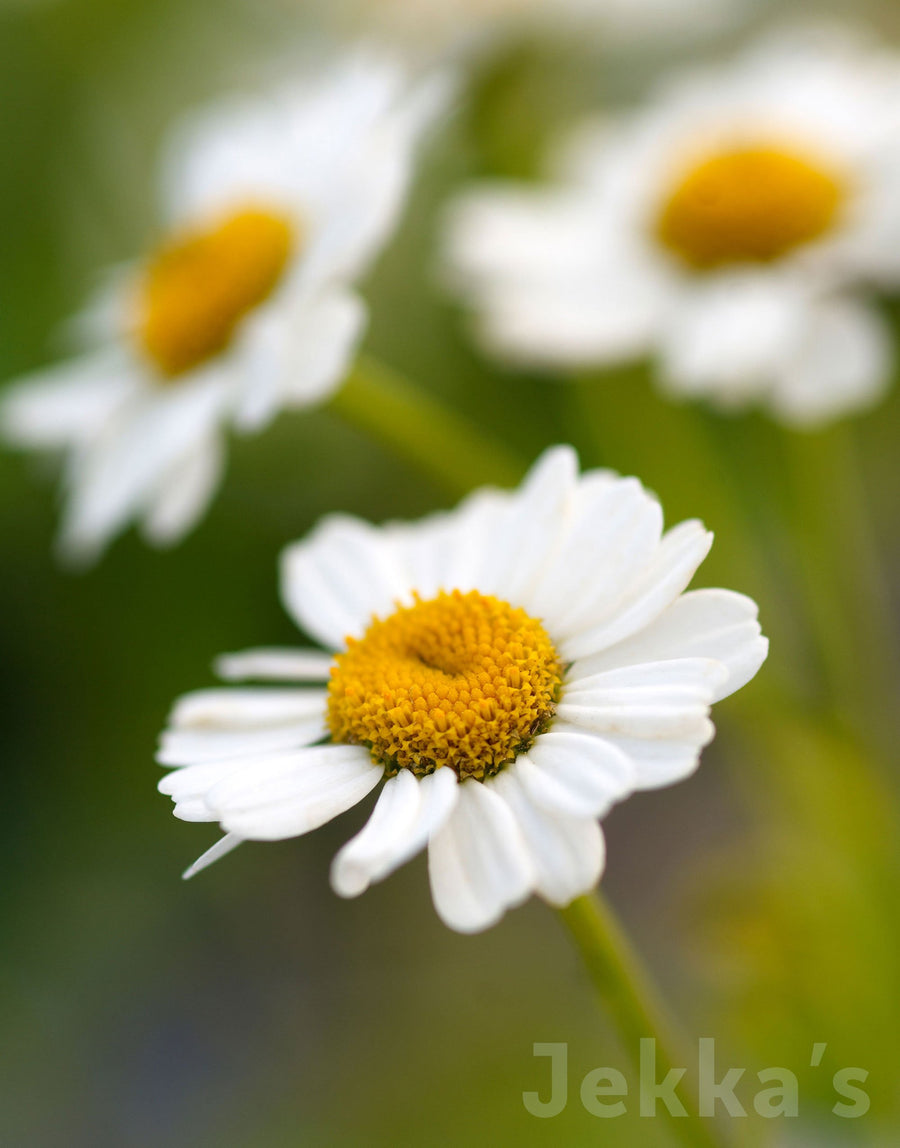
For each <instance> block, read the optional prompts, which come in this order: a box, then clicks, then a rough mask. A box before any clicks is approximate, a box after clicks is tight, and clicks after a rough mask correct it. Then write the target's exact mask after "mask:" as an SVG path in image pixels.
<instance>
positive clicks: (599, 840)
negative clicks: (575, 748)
mask: <svg viewBox="0 0 900 1148" xmlns="http://www.w3.org/2000/svg"><path fill="white" fill-rule="evenodd" d="M518 766H519V762H518V761H517V762H516V763H515V764H514V765H513V766H512V767H511V768H510V769H507V770H504V772H503V773H501V774H499V775H498V776H497V777H496V778H495V779H494V781H493V782H490V783H489V784H490V785H491V787H492V788H493V789H494V790H495V792H497V793H499V794H500V795H501V796H502V798H503V799H504V801H506V803H507V805H508V806H509V808H510V809H511V810H512V812H513V815H514V816H515V818H516V822H517V824H518V826H519V830H520V832H521V834H522V836H523V837H524V839H525V842H526V845H527V846H528V850H529V853H530V854H531V862H532V865H533V867H534V870H535V874H536V877H535V890H536V891H537V892H538V893H540V895H541V896H542V897H544V898H545V899H546V900H548V901H549V902H550V903H551V904H553V905H568V904H569V902H570V901H573V900H574V899H575V898H576V897H580V896H581V895H582V894H583V893H587V892H588V890H590V889H593V887H594V886H595V885H596V884H597V882H598V881H599V880H600V876H601V874H602V873H603V866H604V862H605V860H606V849H605V847H604V841H603V833H602V832H601V829H600V826H599V825H598V824H597V822H596V821H595V820H594V819H593V818H591V817H568V816H565V815H561V814H554V813H550V812H548V811H547V809H546V808H545V807H543V806H542V805H539V804H537V803H535V802H534V800H533V799H532V797H531V795H530V793H529V791H528V788H527V787H526V786H525V785H524V784H523V782H522V780H521V777H520V775H519V771H518Z"/></svg>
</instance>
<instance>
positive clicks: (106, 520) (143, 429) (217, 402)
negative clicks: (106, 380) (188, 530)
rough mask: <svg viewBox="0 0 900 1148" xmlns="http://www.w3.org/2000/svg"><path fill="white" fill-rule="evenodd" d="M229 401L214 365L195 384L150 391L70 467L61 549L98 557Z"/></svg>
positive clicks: (199, 445)
mask: <svg viewBox="0 0 900 1148" xmlns="http://www.w3.org/2000/svg"><path fill="white" fill-rule="evenodd" d="M227 401H228V390H227V384H226V382H225V380H224V377H223V376H222V375H221V374H220V373H219V370H218V369H212V370H210V371H209V372H208V373H205V374H199V375H198V377H197V378H196V379H194V380H192V382H191V383H190V384H187V383H185V384H182V385H181V386H179V387H172V388H168V389H162V388H160V389H159V391H157V392H152V393H151V392H149V391H148V392H147V393H146V394H145V395H144V396H143V397H142V399H141V401H140V403H136V404H133V405H132V407H131V409H130V410H129V412H128V418H127V420H126V421H125V422H121V421H120V422H119V423H117V425H116V426H115V427H114V428H108V430H107V431H106V433H105V434H104V435H103V437H102V438H100V439H99V440H96V441H92V442H91V443H90V444H88V446H87V448H86V450H85V452H84V453H83V454H82V456H81V457H80V459H79V460H77V465H75V466H73V467H72V468H71V470H70V475H69V492H68V505H67V512H66V518H65V521H64V525H63V533H62V539H61V544H62V547H63V551H64V553H66V554H68V555H69V556H70V557H72V558H73V559H75V560H80V561H85V560H90V559H91V558H93V557H96V556H97V554H98V553H99V551H100V550H101V549H102V548H103V546H104V545H105V543H106V542H107V541H108V540H109V539H110V538H111V537H112V535H113V534H115V533H116V532H117V531H118V530H119V529H121V527H122V526H124V524H125V523H126V522H127V521H128V520H129V518H131V517H132V515H134V514H135V513H137V512H139V511H140V510H142V509H144V508H145V507H147V506H148V505H149V504H150V502H151V501H152V499H153V498H154V496H155V495H156V492H157V490H158V489H159V488H160V484H161V483H163V482H164V481H165V479H166V478H167V477H168V475H169V473H170V471H171V468H172V467H173V466H177V465H179V464H180V463H181V462H182V460H183V459H184V458H186V457H187V456H188V455H190V454H191V452H193V451H195V450H202V449H204V447H205V445H206V443H208V441H209V439H210V437H211V436H212V435H214V434H215V433H216V426H217V423H218V421H219V419H220V417H221V414H222V411H223V409H224V407H225V405H226V403H227Z"/></svg>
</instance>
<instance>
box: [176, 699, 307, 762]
mask: <svg viewBox="0 0 900 1148" xmlns="http://www.w3.org/2000/svg"><path fill="white" fill-rule="evenodd" d="M327 733H328V727H327V725H326V723H325V720H324V705H320V706H319V707H318V711H317V712H316V713H315V714H314V715H312V716H311V717H308V718H306V719H305V720H304V721H299V722H291V723H290V724H287V725H273V726H263V727H260V728H257V729H224V730H216V729H170V730H166V731H165V733H163V735H162V737H161V738H160V746H159V751H158V752H157V754H156V760H157V761H158V762H159V763H160V765H194V764H195V763H196V762H201V761H223V760H225V759H226V758H246V757H249V756H251V755H256V754H260V753H273V752H275V751H277V750H285V749H299V748H300V747H301V746H306V745H313V744H314V743H315V742H317V741H321V740H322V738H323V737H325V735H326V734H327Z"/></svg>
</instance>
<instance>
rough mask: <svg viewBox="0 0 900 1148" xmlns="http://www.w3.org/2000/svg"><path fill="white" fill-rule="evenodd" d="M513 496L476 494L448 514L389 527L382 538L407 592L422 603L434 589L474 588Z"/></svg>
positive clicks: (486, 491) (487, 491) (489, 491)
mask: <svg viewBox="0 0 900 1148" xmlns="http://www.w3.org/2000/svg"><path fill="white" fill-rule="evenodd" d="M513 497H514V495H513V494H512V493H509V492H506V491H498V490H493V489H482V490H477V491H475V492H474V493H473V494H471V495H469V497H468V498H466V499H464V500H463V502H462V503H461V504H460V505H459V506H458V507H457V508H456V509H455V510H453V511H442V512H439V513H437V514H432V515H429V516H428V517H427V518H424V519H422V520H421V521H419V522H412V523H409V522H393V523H389V524H388V525H387V526H386V527H385V528H384V537H385V539H386V541H387V542H388V543H389V544H390V546H391V549H392V551H393V554H394V558H395V561H396V563H397V564H398V566H399V567H400V568H402V570H403V572H404V576H405V578H406V581H407V582H408V584H409V586H410V588H413V589H415V590H417V591H418V592H419V594H420V595H421V596H422V597H423V598H425V599H427V598H430V597H433V596H434V595H435V594H437V592H438V591H439V590H462V591H463V592H466V591H468V590H475V589H479V588H480V587H481V581H480V579H481V571H482V569H483V565H484V559H485V550H486V549H487V548H489V547H490V546H491V545H492V543H493V540H494V539H495V537H496V534H497V531H498V529H499V524H500V522H501V521H502V520H503V517H504V515H505V514H506V513H507V511H508V508H509V506H510V504H511V502H512V500H513Z"/></svg>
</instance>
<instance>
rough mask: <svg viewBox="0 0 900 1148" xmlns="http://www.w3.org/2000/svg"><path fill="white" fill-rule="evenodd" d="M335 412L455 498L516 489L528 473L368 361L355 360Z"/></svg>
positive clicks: (499, 446) (500, 447)
mask: <svg viewBox="0 0 900 1148" xmlns="http://www.w3.org/2000/svg"><path fill="white" fill-rule="evenodd" d="M331 409H332V410H334V411H335V412H336V413H337V414H339V415H340V416H341V417H342V418H344V419H346V420H347V421H348V422H350V423H353V424H354V425H355V426H357V427H359V428H360V429H361V430H363V431H365V432H366V433H367V434H370V435H371V436H372V437H373V438H376V439H378V440H379V441H380V442H382V443H384V444H385V445H386V446H388V447H390V448H391V449H392V450H393V451H396V452H397V453H398V454H400V455H401V456H403V457H404V458H406V459H407V460H408V461H409V462H411V463H413V464H414V465H416V466H418V467H419V468H420V469H421V470H423V471H424V472H425V473H426V474H428V475H430V476H431V477H432V478H433V479H435V480H436V481H437V482H438V483H439V484H440V485H441V486H443V487H444V488H445V489H446V490H447V491H448V492H449V493H451V494H452V495H454V496H459V495H463V494H468V492H469V491H470V490H472V489H473V488H474V487H477V486H484V485H496V486H515V485H516V484H517V483H518V482H519V481H520V480H521V478H522V475H523V474H524V473H525V470H526V465H525V463H524V461H522V460H520V459H518V458H517V457H516V456H515V454H514V453H513V452H512V451H511V450H510V449H509V448H508V447H507V446H506V445H505V444H503V443H500V442H497V441H496V440H495V439H493V438H491V437H490V436H489V435H488V434H486V433H485V432H484V431H483V430H482V429H481V428H480V427H478V426H476V425H475V424H474V423H471V422H469V421H468V419H466V418H465V417H463V416H462V415H459V414H457V413H456V412H455V411H453V410H450V409H449V408H447V407H445V406H444V405H443V403H442V402H441V401H440V400H439V399H438V398H436V397H435V396H434V395H433V394H430V393H429V392H427V391H425V390H422V389H421V388H420V387H418V386H416V385H415V384H414V383H412V382H410V381H409V380H408V379H405V378H404V377H403V376H402V375H400V374H398V373H397V372H396V371H394V370H392V369H391V368H389V367H385V366H383V365H382V364H381V363H377V362H375V361H374V360H373V359H370V358H360V359H359V360H358V361H357V363H356V364H355V366H354V367H353V370H352V371H351V372H350V375H349V376H348V377H347V379H346V381H345V382H344V384H343V386H342V387H341V389H340V390H339V391H338V392H337V394H336V395H335V396H334V398H333V399H332V400H331Z"/></svg>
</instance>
